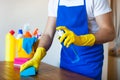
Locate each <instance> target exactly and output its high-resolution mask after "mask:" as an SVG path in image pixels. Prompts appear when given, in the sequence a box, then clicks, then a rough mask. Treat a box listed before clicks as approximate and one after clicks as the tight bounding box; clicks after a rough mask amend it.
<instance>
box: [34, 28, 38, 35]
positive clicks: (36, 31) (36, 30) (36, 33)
mask: <svg viewBox="0 0 120 80" xmlns="http://www.w3.org/2000/svg"><path fill="white" fill-rule="evenodd" d="M37 35H38V28H36V29H35V30H34V31H33V36H34V37H37Z"/></svg>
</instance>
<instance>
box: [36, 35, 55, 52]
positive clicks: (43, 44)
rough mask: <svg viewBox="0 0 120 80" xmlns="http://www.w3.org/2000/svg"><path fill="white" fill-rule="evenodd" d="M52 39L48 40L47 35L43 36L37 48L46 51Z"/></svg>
mask: <svg viewBox="0 0 120 80" xmlns="http://www.w3.org/2000/svg"><path fill="white" fill-rule="evenodd" d="M52 40H53V39H52V38H50V36H49V35H47V34H43V35H42V36H41V38H40V41H39V44H38V47H44V48H45V49H46V51H47V50H48V49H49V48H50V46H51V44H52Z"/></svg>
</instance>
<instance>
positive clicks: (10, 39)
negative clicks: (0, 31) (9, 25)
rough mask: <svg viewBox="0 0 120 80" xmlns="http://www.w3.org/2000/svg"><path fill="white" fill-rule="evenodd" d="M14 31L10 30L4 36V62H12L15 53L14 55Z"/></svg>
mask: <svg viewBox="0 0 120 80" xmlns="http://www.w3.org/2000/svg"><path fill="white" fill-rule="evenodd" d="M14 34H15V31H14V30H10V32H9V33H7V35H6V41H5V43H6V48H5V49H6V54H5V60H6V61H12V62H13V61H14V58H15V53H16V39H15V37H14Z"/></svg>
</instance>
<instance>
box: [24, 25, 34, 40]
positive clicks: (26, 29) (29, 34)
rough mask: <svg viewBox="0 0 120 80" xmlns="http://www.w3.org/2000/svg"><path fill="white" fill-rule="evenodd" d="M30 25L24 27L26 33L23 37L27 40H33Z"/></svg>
mask: <svg viewBox="0 0 120 80" xmlns="http://www.w3.org/2000/svg"><path fill="white" fill-rule="evenodd" d="M29 26H30V25H29V24H25V25H24V27H23V31H24V34H23V36H24V37H25V38H31V37H32V34H31V33H30V32H29V30H30V28H29Z"/></svg>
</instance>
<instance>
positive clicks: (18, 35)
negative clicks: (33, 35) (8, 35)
mask: <svg viewBox="0 0 120 80" xmlns="http://www.w3.org/2000/svg"><path fill="white" fill-rule="evenodd" d="M19 38H23V31H22V29H19V30H18V34H17V36H16V39H19Z"/></svg>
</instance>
